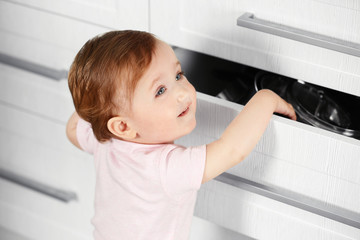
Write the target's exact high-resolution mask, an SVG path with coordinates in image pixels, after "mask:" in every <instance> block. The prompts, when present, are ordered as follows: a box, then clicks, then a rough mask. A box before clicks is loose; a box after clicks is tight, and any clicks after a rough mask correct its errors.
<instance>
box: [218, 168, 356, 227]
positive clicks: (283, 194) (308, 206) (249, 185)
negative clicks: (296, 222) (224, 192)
mask: <svg viewBox="0 0 360 240" xmlns="http://www.w3.org/2000/svg"><path fill="white" fill-rule="evenodd" d="M215 180H217V181H219V182H222V183H226V184H229V185H231V186H234V187H236V188H240V189H243V190H246V191H248V192H252V193H255V194H258V195H261V196H264V197H267V198H270V199H273V200H276V201H278V202H282V203H285V204H287V205H290V206H293V207H296V208H299V209H302V210H305V211H307V212H311V213H314V214H317V215H320V216H323V217H326V218H329V219H332V220H335V221H337V222H340V223H343V224H346V225H349V226H352V227H355V228H359V229H360V214H358V213H355V212H352V211H349V210H347V209H344V208H340V207H336V206H330V205H329V204H325V203H324V202H321V201H319V200H316V199H313V198H310V197H307V196H304V195H301V194H298V193H295V192H292V191H289V190H286V189H282V188H278V187H270V186H266V185H263V184H260V183H257V182H253V181H250V180H248V179H245V178H241V177H238V176H235V175H233V174H230V173H226V172H225V173H222V174H221V175H219V176H217V177H216V178H215Z"/></svg>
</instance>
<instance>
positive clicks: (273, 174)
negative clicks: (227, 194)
mask: <svg viewBox="0 0 360 240" xmlns="http://www.w3.org/2000/svg"><path fill="white" fill-rule="evenodd" d="M197 98H198V107H197V109H198V110H197V111H198V112H197V127H196V128H195V130H194V131H193V132H192V133H191V134H189V135H188V136H185V137H183V138H182V139H180V140H178V141H177V143H179V144H184V145H200V144H204V143H209V142H211V141H214V140H215V139H218V138H219V137H220V136H221V134H222V133H223V131H224V130H225V128H226V127H227V126H228V124H229V123H230V122H231V121H232V120H233V119H234V118H235V116H236V115H237V114H238V113H239V112H240V111H241V109H242V106H241V105H238V104H235V103H231V102H228V101H225V100H222V99H218V98H214V97H211V96H208V95H205V94H202V93H198V96H197ZM240 144H241V143H240ZM359 156H360V141H359V140H355V139H352V138H348V137H345V136H340V135H337V134H334V133H331V132H328V131H326V130H322V129H318V128H315V127H312V126H309V125H305V124H302V123H299V122H295V121H291V120H288V119H285V118H282V117H278V116H273V118H272V120H271V122H270V124H269V126H268V128H267V130H266V132H265V133H264V135H263V137H262V138H261V140H260V142H259V143H258V144H257V146H256V147H255V149H254V151H253V152H252V153H251V154H250V155H249V156H248V157H247V159H245V160H244V161H243V162H241V163H240V164H238V165H237V166H235V167H233V168H232V169H230V170H228V171H227V173H229V174H232V175H235V176H239V177H241V178H244V179H248V180H250V181H252V182H255V183H256V184H262V185H264V186H267V187H270V188H276V189H282V190H284V191H285V192H295V193H296V198H305V199H313V200H314V202H316V205H317V206H319V207H320V208H325V209H326V208H327V207H328V206H333V207H334V208H336V209H337V210H339V211H340V212H346V213H345V214H344V215H347V213H350V215H351V216H353V217H354V219H355V220H356V221H357V226H359V224H360V203H359V201H358V199H359V196H360V178H359V174H358V173H359V172H360V161H359ZM219 197H220V196H219ZM295 200H298V199H295ZM310 202H311V201H310ZM214 206H215V205H214ZM226 206H227V207H229V208H230V209H231V208H232V207H236V203H234V205H231V204H226ZM209 207H210V205H209ZM337 210H336V211H337Z"/></svg>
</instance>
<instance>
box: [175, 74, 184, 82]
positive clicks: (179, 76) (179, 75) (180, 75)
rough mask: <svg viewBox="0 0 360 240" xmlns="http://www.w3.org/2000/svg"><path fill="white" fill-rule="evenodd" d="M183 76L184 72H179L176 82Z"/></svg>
mask: <svg viewBox="0 0 360 240" xmlns="http://www.w3.org/2000/svg"><path fill="white" fill-rule="evenodd" d="M183 75H184V72H179V73H178V74H176V77H175V80H176V81H179V80H180V79H181V78H182V76H183Z"/></svg>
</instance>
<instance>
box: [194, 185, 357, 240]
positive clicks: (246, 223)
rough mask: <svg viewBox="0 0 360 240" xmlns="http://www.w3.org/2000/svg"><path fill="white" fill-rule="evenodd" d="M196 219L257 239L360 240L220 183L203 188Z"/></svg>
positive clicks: (347, 230) (349, 231) (346, 229)
mask: <svg viewBox="0 0 360 240" xmlns="http://www.w3.org/2000/svg"><path fill="white" fill-rule="evenodd" d="M195 215H196V216H198V217H201V218H204V219H207V220H209V221H212V222H214V223H215V224H218V225H220V226H224V227H226V228H228V229H230V230H232V231H235V232H240V233H242V234H244V235H246V236H248V237H251V238H254V239H270V240H271V239H274V240H275V239H276V240H281V239H298V240H302V239H324V240H325V239H326V240H329V239H331V240H345V239H346V240H350V239H359V238H360V230H359V229H356V228H353V227H350V226H347V225H344V224H341V223H338V222H336V221H333V220H330V219H326V218H323V217H321V216H318V215H316V214H313V213H310V212H306V211H303V210H301V209H297V208H294V207H292V206H288V205H286V204H283V203H281V202H277V201H274V200H271V199H268V198H266V197H262V196H259V195H256V194H253V193H250V192H247V191H244V190H241V189H238V188H235V187H232V186H229V185H227V184H224V183H220V182H218V181H215V180H213V181H210V182H208V183H206V184H204V185H203V186H202V188H201V190H200V192H199V194H198V199H197V203H196V206H195Z"/></svg>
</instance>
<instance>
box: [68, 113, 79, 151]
mask: <svg viewBox="0 0 360 240" xmlns="http://www.w3.org/2000/svg"><path fill="white" fill-rule="evenodd" d="M78 121H79V115H78V114H77V113H76V112H74V113H73V114H72V115H71V117H70V119H69V121H68V122H67V125H66V135H67V137H68V139H69V140H70V142H71V143H72V144H74V145H75V146H76V147H78V148H80V149H81V147H80V144H79V142H78V140H77V137H76V126H77V123H78Z"/></svg>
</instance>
